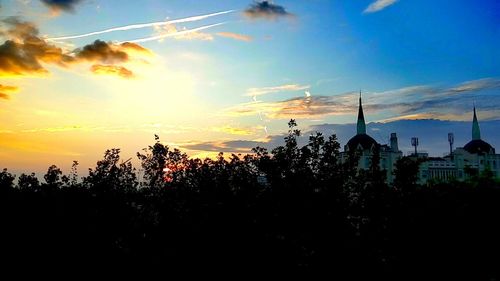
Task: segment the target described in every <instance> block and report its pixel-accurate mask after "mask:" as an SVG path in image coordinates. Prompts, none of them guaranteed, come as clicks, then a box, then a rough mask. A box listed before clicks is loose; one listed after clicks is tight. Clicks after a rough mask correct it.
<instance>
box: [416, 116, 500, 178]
mask: <svg viewBox="0 0 500 281" xmlns="http://www.w3.org/2000/svg"><path fill="white" fill-rule="evenodd" d="M473 112H474V115H473V118H472V139H471V141H469V142H468V143H467V144H465V145H464V146H463V147H458V148H457V149H455V150H453V151H452V152H451V153H450V154H449V155H447V156H445V157H427V156H426V157H425V160H426V161H425V162H424V163H422V165H421V167H420V175H419V176H420V183H426V182H428V181H430V180H433V181H449V180H452V179H456V180H460V181H463V180H466V179H467V178H470V177H472V176H475V175H479V174H481V173H484V172H487V171H489V172H491V173H492V176H494V177H496V178H499V177H500V154H496V152H495V148H493V147H492V146H491V145H490V144H489V143H487V142H486V141H484V140H482V139H481V130H480V128H479V122H478V120H477V114H476V107H475V106H474V110H473Z"/></svg>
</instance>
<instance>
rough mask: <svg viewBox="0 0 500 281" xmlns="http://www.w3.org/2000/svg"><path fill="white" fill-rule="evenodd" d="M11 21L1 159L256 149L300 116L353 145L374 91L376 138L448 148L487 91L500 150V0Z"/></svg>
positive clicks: (26, 2)
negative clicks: (156, 146)
mask: <svg viewBox="0 0 500 281" xmlns="http://www.w3.org/2000/svg"><path fill="white" fill-rule="evenodd" d="M0 21H1V22H0V120H1V122H0V168H3V167H7V168H9V169H10V170H13V171H23V172H25V171H35V172H38V173H42V172H43V171H46V169H47V167H48V166H49V165H51V164H56V165H57V166H59V167H62V168H63V169H65V170H68V169H69V167H70V166H71V164H72V161H73V160H77V161H79V162H80V165H81V167H83V168H84V169H86V168H88V167H93V166H94V165H95V163H96V161H97V160H99V159H101V158H102V155H103V153H104V151H105V150H106V149H109V148H121V150H122V156H123V158H124V159H127V158H130V157H131V158H134V157H135V154H136V152H138V151H141V149H143V148H144V147H147V145H149V144H152V143H153V142H154V135H155V134H157V135H159V136H160V138H161V140H162V142H164V143H165V144H168V145H169V146H171V147H177V148H180V149H181V150H182V151H185V152H187V153H188V154H189V155H191V156H193V157H207V156H214V155H215V154H216V153H217V151H224V152H226V153H231V152H238V153H245V152H249V150H250V148H251V147H252V146H254V145H261V146H267V147H272V146H273V145H275V144H279V142H278V141H276V140H280V139H281V138H282V135H283V133H285V132H286V131H287V122H288V120H290V119H291V118H293V119H296V120H297V122H298V124H299V128H300V129H301V130H302V131H303V132H304V133H305V135H306V136H307V134H309V133H310V132H313V131H315V130H320V131H322V132H324V133H325V134H326V135H328V134H331V133H337V134H338V135H339V139H340V140H341V145H342V146H343V145H345V143H343V141H346V140H348V139H349V138H350V137H351V136H352V134H354V129H352V128H354V127H353V123H355V121H356V114H357V99H358V96H359V92H360V91H361V93H362V97H363V104H364V109H365V118H366V120H367V122H369V123H371V125H369V126H368V128H369V134H371V135H372V136H373V137H374V138H375V139H376V140H377V141H380V142H382V143H384V142H387V140H388V137H389V136H388V135H389V133H390V132H392V131H394V132H396V133H398V132H399V133H402V134H403V136H404V138H401V137H400V142H401V144H400V146H402V147H404V149H406V145H407V144H406V143H407V142H409V141H407V140H406V138H407V137H409V136H410V135H409V134H410V133H413V134H414V135H416V136H418V137H419V138H420V139H421V141H420V143H421V144H422V146H423V148H422V149H424V150H427V151H429V152H430V153H431V154H435V155H439V156H440V155H441V154H443V153H445V152H446V151H442V150H443V149H446V147H447V143H446V140H447V139H446V136H447V133H448V132H449V131H450V132H451V131H453V132H454V133H455V135H456V140H457V144H456V145H457V146H463V145H464V144H465V142H466V141H468V140H469V139H470V126H471V124H470V121H471V119H472V108H473V104H475V105H476V107H477V110H478V118H479V120H480V124H484V126H482V133H483V138H484V139H485V140H486V141H488V142H489V143H491V144H492V145H493V146H496V147H497V149H500V148H499V147H500V140H499V139H498V137H499V135H498V134H497V133H496V130H495V128H498V127H495V126H497V125H498V124H500V123H499V122H497V121H498V120H500V96H499V93H500V68H499V67H498V65H500V48H499V46H500V2H498V1H496V0H482V1H472V0H442V1H431V0H419V1H409V0H300V1H297V0H295V1H291V0H280V1H251V0H242V1H239V0H232V1H229V0H219V1H202V0H198V1H195V0H178V1H176V0H169V1H165V0H163V1H160V0H144V1H114V0H106V1H100V0H57V1H56V0H0ZM410 120H411V121H410ZM408 122H409V123H408ZM408 124H413V125H412V126H409V125H408ZM344 127H345V128H350V129H348V130H341V129H339V128H344ZM409 127H411V128H414V129H413V130H412V131H411V132H408V128H409ZM370 128H371V129H370ZM381 128H388V129H387V130H385V129H381ZM351 129H352V133H350V132H351ZM389 129H390V130H389ZM439 133H441V134H443V135H444V137H443V138H442V140H441V139H440V138H438V137H436V134H439ZM340 134H342V135H340ZM347 134H350V135H347ZM386 135H387V136H386ZM459 141H460V142H459ZM462 142H463V143H462ZM404 152H406V151H404Z"/></svg>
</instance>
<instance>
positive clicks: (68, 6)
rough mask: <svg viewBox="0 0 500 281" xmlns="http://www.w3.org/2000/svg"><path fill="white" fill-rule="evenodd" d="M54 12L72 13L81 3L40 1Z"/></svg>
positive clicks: (67, 0)
mask: <svg viewBox="0 0 500 281" xmlns="http://www.w3.org/2000/svg"><path fill="white" fill-rule="evenodd" d="M40 1H42V3H43V4H45V5H47V7H49V8H50V9H51V10H52V11H54V12H60V11H64V12H74V11H75V7H76V5H78V4H80V3H81V2H83V1H82V0H40Z"/></svg>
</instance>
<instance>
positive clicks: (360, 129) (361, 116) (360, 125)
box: [357, 91, 366, 135]
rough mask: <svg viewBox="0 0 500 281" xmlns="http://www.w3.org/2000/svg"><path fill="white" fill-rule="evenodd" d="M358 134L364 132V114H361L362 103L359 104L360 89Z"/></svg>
mask: <svg viewBox="0 0 500 281" xmlns="http://www.w3.org/2000/svg"><path fill="white" fill-rule="evenodd" d="M357 133H358V135H362V134H366V123H365V115H364V114H363V105H362V104H361V91H359V109H358V124H357Z"/></svg>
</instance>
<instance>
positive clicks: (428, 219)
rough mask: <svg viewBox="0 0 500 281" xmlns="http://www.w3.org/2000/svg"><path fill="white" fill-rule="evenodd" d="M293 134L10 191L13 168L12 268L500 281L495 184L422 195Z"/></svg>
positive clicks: (411, 173)
mask: <svg viewBox="0 0 500 281" xmlns="http://www.w3.org/2000/svg"><path fill="white" fill-rule="evenodd" d="M288 125H289V131H288V134H287V135H286V136H285V143H284V145H283V146H279V147H276V148H274V149H272V150H271V151H268V150H267V149H265V148H261V147H256V148H254V149H253V150H252V152H253V153H251V154H248V155H235V154H232V155H230V156H228V157H225V155H224V154H222V153H220V154H219V155H218V157H217V158H216V159H204V160H202V159H192V158H189V157H188V156H187V155H186V154H185V153H182V152H181V151H180V150H178V149H171V148H169V147H168V146H166V145H164V144H162V143H161V141H160V139H159V137H158V136H155V143H154V144H153V145H151V146H148V147H147V148H146V149H144V150H143V152H141V153H138V154H137V157H138V159H139V161H140V162H141V168H142V171H141V173H143V177H138V176H137V174H139V175H140V174H141V173H138V171H136V170H135V168H134V167H133V166H132V164H131V161H130V160H129V159H126V160H122V159H121V157H120V150H119V149H110V150H107V151H106V152H105V153H104V157H103V159H102V160H99V161H98V162H97V163H96V167H95V168H93V169H89V171H88V175H86V176H83V177H82V178H80V179H79V178H78V173H77V167H78V162H76V161H75V162H74V163H73V166H72V169H71V171H70V174H69V175H62V172H61V170H60V169H59V168H57V167H56V166H50V167H49V169H48V171H47V174H46V175H44V179H45V183H42V184H40V183H39V182H38V179H37V178H36V176H35V175H34V174H31V175H26V174H22V175H21V176H19V179H18V181H17V186H14V180H15V176H14V175H12V174H11V173H9V172H8V171H7V169H4V170H3V171H2V172H1V173H0V222H1V224H2V229H3V231H1V232H0V235H1V237H0V241H2V242H1V245H0V246H1V249H2V251H1V255H2V256H3V257H4V259H3V260H7V262H6V263H4V265H11V266H16V265H17V266H20V267H22V268H34V267H41V268H54V269H56V268H65V269H68V268H74V269H78V270H85V271H89V270H96V269H106V270H111V271H113V270H120V271H121V272H131V271H139V272H141V271H142V272H151V271H162V272H173V271H182V270H190V271H197V270H206V269H210V270H215V271H218V272H228V271H230V270H245V271H239V272H240V273H241V272H248V271H252V272H256V271H260V270H274V271H276V272H293V271H299V270H300V271H304V270H305V271H308V272H311V273H315V272H323V273H326V274H328V276H329V277H333V278H338V279H340V280H366V279H368V278H370V279H373V278H383V279H385V280H412V279H415V280H427V279H439V278H441V279H453V278H455V279H468V280H498V278H500V275H499V274H500V272H499V268H498V264H500V258H499V256H498V255H497V253H498V252H499V251H500V242H499V241H500V240H499V239H498V237H500V231H499V229H498V227H496V225H497V222H498V220H499V218H500V204H498V202H500V186H499V184H498V182H497V181H495V180H494V179H493V178H492V177H491V175H490V174H487V173H486V174H484V175H482V176H477V177H475V178H471V180H469V181H468V182H451V183H435V184H433V185H431V186H420V185H418V183H417V172H418V165H419V164H420V163H419V161H418V160H415V159H411V158H406V157H405V158H402V159H400V160H399V161H398V162H397V164H396V172H395V181H394V184H387V183H386V178H385V175H386V171H384V170H381V169H380V166H379V161H380V152H379V151H377V150H374V151H373V152H374V153H373V156H372V158H371V163H370V167H369V169H367V170H359V169H358V168H357V167H358V160H359V153H357V152H356V151H353V152H351V153H350V154H348V155H346V156H345V157H346V158H345V159H344V161H341V154H340V144H339V143H338V141H337V138H336V136H335V135H332V136H329V137H328V138H325V137H324V136H323V135H322V134H320V133H317V134H313V135H311V136H310V137H309V142H308V143H307V144H306V145H305V146H302V147H299V146H298V142H297V138H298V137H299V136H300V135H301V132H300V131H299V130H297V129H296V127H297V123H296V122H295V121H294V120H291V121H290V122H289V124H288ZM6 257H8V258H7V259H5V258H6ZM9 261H10V263H9ZM16 261H22V263H17V262H16ZM285 270H286V271H285ZM203 272H205V271H203Z"/></svg>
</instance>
